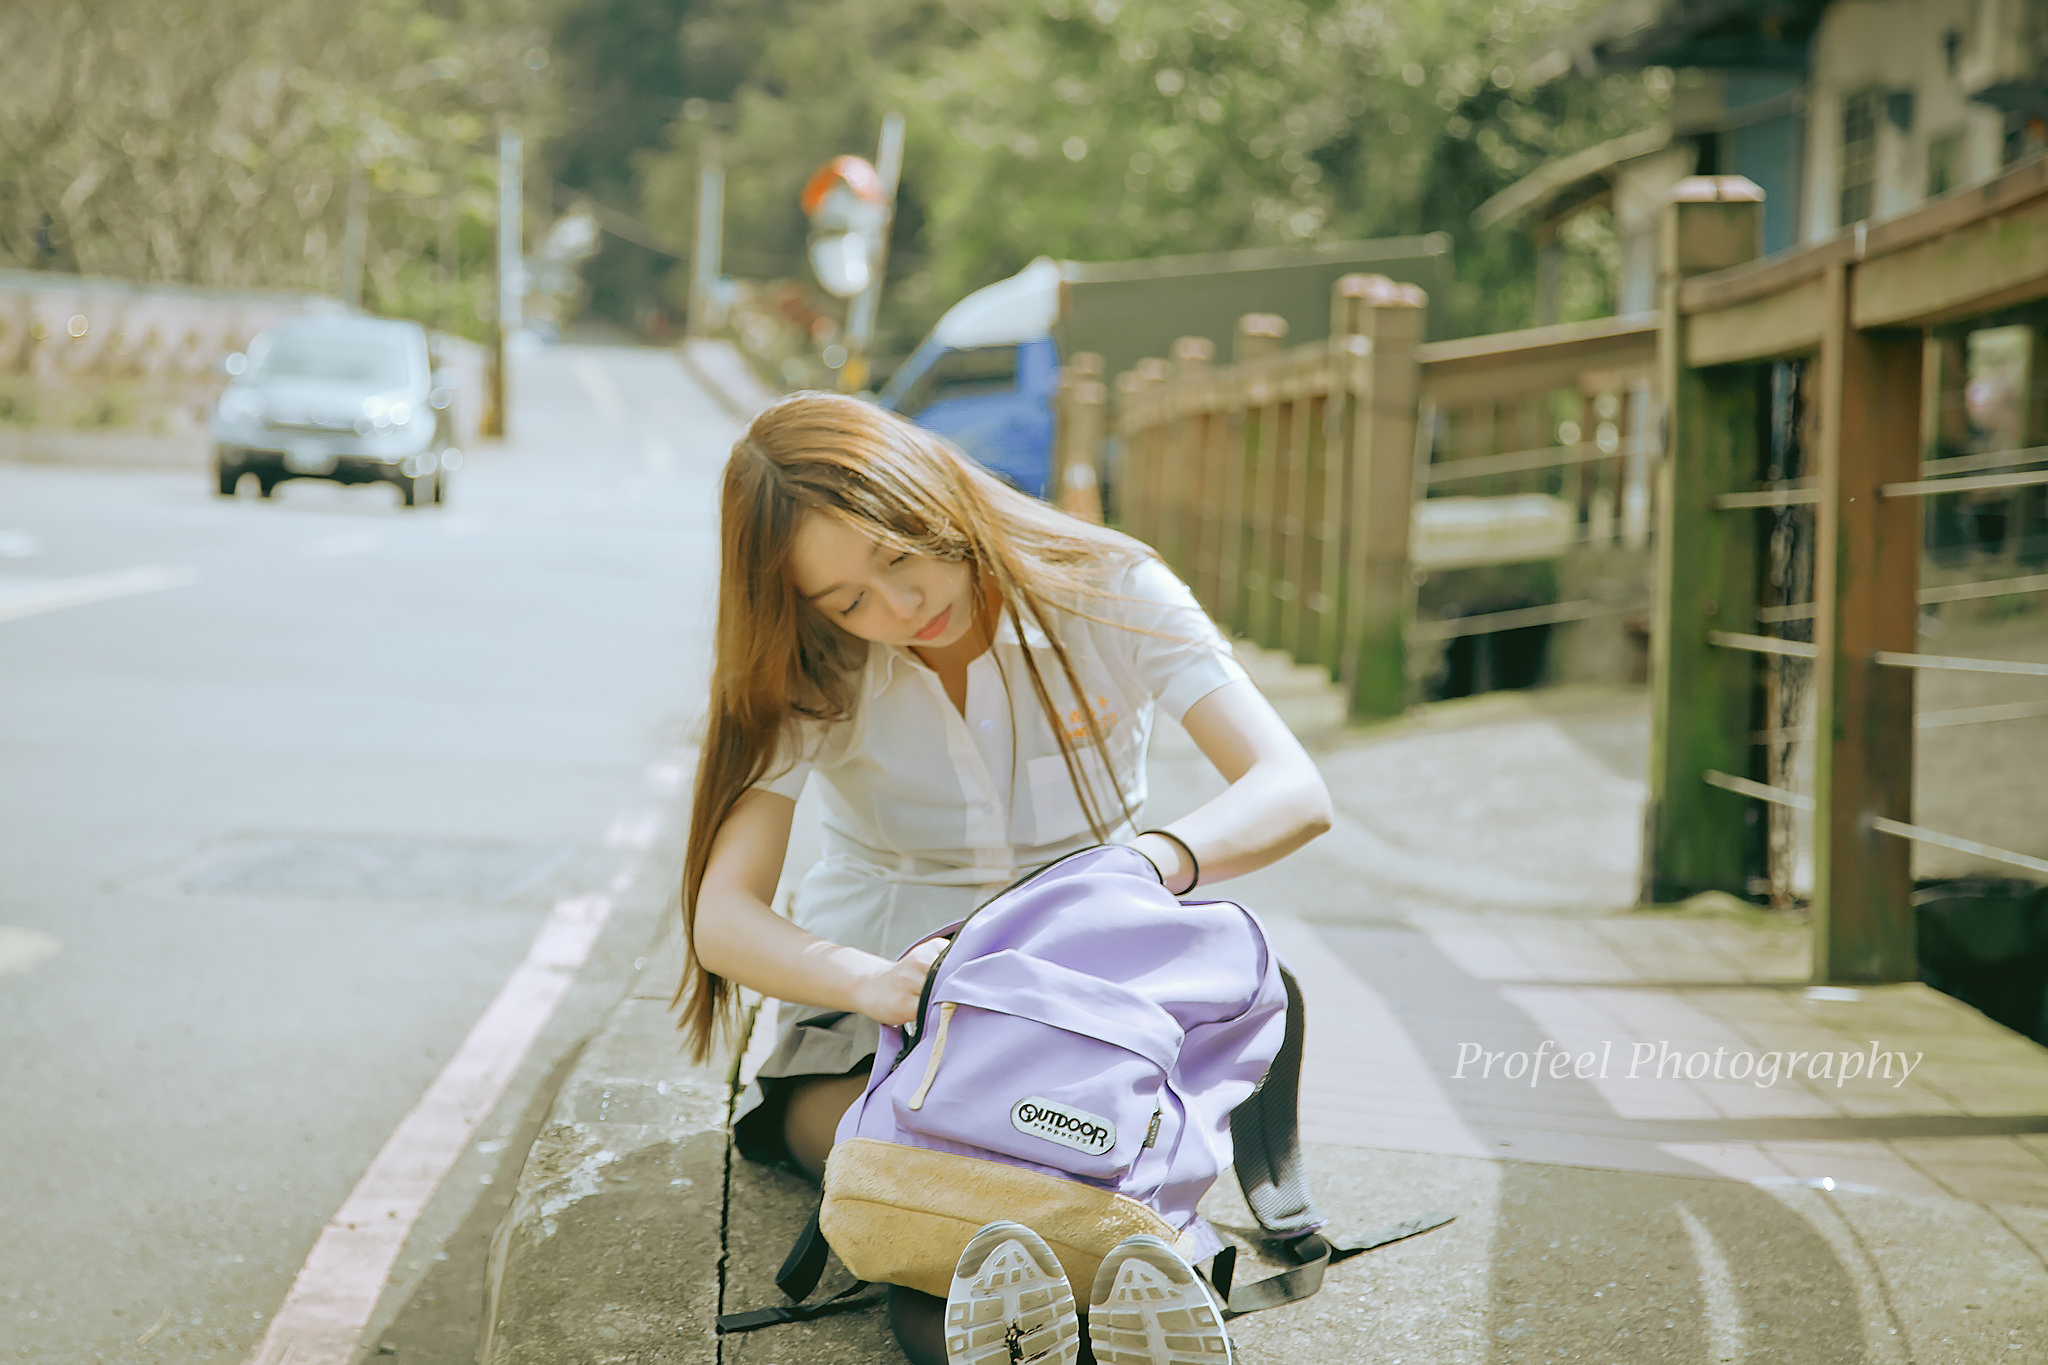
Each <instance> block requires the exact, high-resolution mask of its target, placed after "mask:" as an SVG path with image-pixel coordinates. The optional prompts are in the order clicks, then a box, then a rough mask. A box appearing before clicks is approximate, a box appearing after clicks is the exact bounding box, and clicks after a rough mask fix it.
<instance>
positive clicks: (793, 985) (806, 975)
mask: <svg viewBox="0 0 2048 1365" xmlns="http://www.w3.org/2000/svg"><path fill="white" fill-rule="evenodd" d="M795 814H796V802H794V801H792V800H790V799H789V798H788V797H786V796H778V795H776V794H775V793H774V792H769V791H759V790H756V791H749V792H745V793H743V794H742V795H741V797H740V799H739V801H738V802H736V803H735V804H734V806H733V808H732V813H731V814H730V815H728V816H726V817H725V823H723V824H722V825H720V826H719V828H718V833H717V835H716V836H715V837H714V838H713V839H712V841H711V857H710V860H709V862H708V863H707V864H706V865H705V869H704V885H703V887H702V888H701V889H700V890H699V891H698V893H697V922H696V932H695V933H694V934H693V935H692V938H691V945H690V946H691V949H692V951H694V952H695V953H696V955H697V961H698V962H699V963H700V964H701V965H702V966H703V968H704V969H705V970H706V971H708V972H711V973H712V974H713V975H716V976H722V977H724V978H725V979H726V980H728V981H732V982H736V983H738V984H739V985H742V986H747V987H750V988H752V989H754V990H757V991H759V992H761V994H763V995H766V996H772V997H773V998H775V999H777V1000H788V1001H792V1002H794V1003H796V1004H800V1005H816V1006H818V1007H820V1008H822V1009H837V1010H851V1011H853V1012H855V1013H858V1014H865V1015H866V1016H868V1018H870V1019H873V1020H875V1021H876V1022H877V1023H882V1024H902V1023H905V1022H907V1021H908V1020H909V1019H910V1018H911V1016H912V1015H914V1014H916V1013H917V1001H918V996H919V994H920V993H921V992H922V991H923V989H924V978H925V970H926V968H928V967H929V966H930V965H931V961H932V959H933V958H934V957H936V956H937V955H938V952H939V947H940V945H939V944H937V943H928V944H925V945H924V946H923V947H921V948H920V949H918V950H917V951H915V952H912V953H911V954H910V955H909V956H907V957H905V958H904V959H903V960H902V961H900V962H891V961H889V960H888V959H887V958H881V957H876V956H875V955H874V954H873V953H864V952H862V951H861V950H860V949H858V948H849V947H846V946H845V945H844V944H839V943H827V942H826V941H825V940H824V939H821V938H819V937H817V936H816V935H814V934H809V933H806V932H805V931H804V930H802V929H799V928H798V927H797V926H796V925H794V924H792V923H790V922H789V921H788V920H786V919H784V918H783V917H782V916H781V915H778V914H776V913H775V911H774V909H773V905H772V903H773V901H774V899H775V883H776V881H777V880H778V879H779V878H780V877H781V875H782V860H783V858H784V856H785V855H786V854H787V853H788V851H789V827H790V822H791V820H792V818H793V817H794V816H795Z"/></svg>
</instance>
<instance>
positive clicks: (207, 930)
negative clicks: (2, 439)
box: [0, 348, 735, 1365]
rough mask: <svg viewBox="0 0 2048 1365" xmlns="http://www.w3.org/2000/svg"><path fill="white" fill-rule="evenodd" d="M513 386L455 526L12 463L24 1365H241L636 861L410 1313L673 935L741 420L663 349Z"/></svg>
mask: <svg viewBox="0 0 2048 1365" xmlns="http://www.w3.org/2000/svg"><path fill="white" fill-rule="evenodd" d="M513 378H514V389H515V407H514V409H513V418H514V437H515V442H514V444H512V445H511V446H509V447H506V448H503V449H500V450H495V451H484V452H480V453H478V454H476V455H473V457H472V459H471V461H470V463H469V465H468V467H467V468H465V469H464V470H463V471H462V472H461V474H460V475H459V476H458V479H457V482H456V483H455V485H454V492H453V495H452V499H451V504H450V506H449V507H447V508H446V509H441V510H426V511H415V512H407V511H402V510H400V509H399V508H398V506H397V503H396V499H395V497H393V496H392V495H391V490H388V489H382V488H366V489H340V488H335V487H331V486H327V485H318V484H310V483H300V484H291V485H287V486H286V487H285V488H284V489H283V490H282V491H281V493H280V495H279V497H278V498H277V499H276V500H275V501H274V502H268V503H265V502H258V501H256V500H255V499H253V498H245V499H243V500H240V501H226V500H222V499H219V498H217V497H215V496H213V495H212V493H211V492H210V491H209V490H208V488H207V487H206V480H205V478H204V476H203V475H202V474H201V473H200V472H197V471H192V472H178V473H159V472H150V473H142V472H133V471H116V470H75V469H56V468H48V467H33V466H0V831H4V833H0V1115H4V1119H5V1121H4V1123H0V1172H4V1177H0V1228H4V1229H5V1230H6V1231H5V1234H4V1236H0V1360H14V1359H21V1360H34V1361H50V1362H66V1365H69V1363H70V1362H84V1361H102V1360H104V1361H178V1362H224V1363H226V1365H238V1363H239V1362H241V1361H243V1360H245V1359H246V1358H247V1357H248V1356H249V1354H250V1352H251V1351H252V1349H253V1348H254V1347H255V1346H256V1344H257V1343H258V1342H259V1341H260V1339H261V1338H262V1336H263V1333H264V1331H265V1327H266V1322H267V1319H268V1318H269V1316H270V1315H271V1314H273V1313H275V1312H276V1311H277V1310H278V1307H279V1305H280V1303H281V1302H283V1301H284V1299H285V1296H286V1294H287V1292H288V1290H289V1289H290V1287H291V1285H292V1282H293V1278H294V1276H295V1275H296V1274H297V1273H298V1271H299V1269H300V1266H301V1265H302V1264H303V1263H304V1261H305V1259H306V1257H307V1253H308V1250H309V1248H311V1247H312V1245H313V1244H314V1241H315V1238H316V1237H317V1236H318V1235H319V1233H320V1231H321V1229H322V1227H323V1225H324V1224H326V1222H327V1221H328V1219H329V1218H330V1217H332V1216H333V1215H334V1214H335V1212H336V1209H337V1207H338V1206H339V1205H340V1204H341V1201H342V1200H343V1199H344V1198H345V1197H346V1196H347V1195H348V1194H349V1192H350V1190H351V1188H352V1187H354V1186H355V1184H356V1182H357V1181H358V1179H359V1178H360V1177H361V1176H362V1174H363V1172H364V1171H365V1169H366V1168H367V1167H369V1165H370V1163H371V1162H372V1160H373V1158H375V1157H376V1156H377V1153H378V1152H379V1150H380V1148H382V1147H383V1145H384V1144H385V1142H386V1140H387V1138H389V1137H390V1136H391V1135H392V1133H393V1131H394V1129H395V1128H396V1127H397V1126H398V1124H399V1122H400V1120H401V1119H402V1118H404V1117H405V1115H406V1114H407V1113H408V1111H409V1110H411V1109H412V1108H413V1106H414V1105H415V1104H416V1103H418V1102H419V1101H420V1099H421V1096H422V1094H423V1093H424V1092H426V1091H427V1089H428V1087H429V1086H430V1085H431V1084H432V1083H433V1082H434V1080H435V1078H436V1076H437V1075H438V1074H439V1073H440V1072H441V1071H442V1069H443V1067H444V1066H446V1065H447V1064H448V1062H449V1059H450V1057H451V1056H452V1055H453V1054H454V1053H455V1052H456V1051H457V1049H458V1048H459V1047H460V1046H461V1045H462V1043H463V1040H464V1038H465V1035H467V1034H468V1033H469V1031H470V1029H471V1027H472V1025H473V1024H475V1023H476V1021H477V1020H478V1018H479V1016H480V1014H482V1012H483V1011H484V1010H485V1008H486V1006H487V1005H489V1004H490V1003H491V1001H492V1000H493V998H494V997H495V996H496V995H497V993H498V992H499V990H500V988H501V987H502V986H503V985H504V984H505V982H506V981H507V979H508V976H510V974H512V973H513V972H514V970H515V968H517V967H518V966H519V964H520V963H521V961H522V959H523V958H524V956H525V954H526V952H527V949H528V945H529V944H530V943H531V942H532V941H533V940H534V937H535V935H536V933H537V932H538V931H539V930H540V927H541V925H542V923H543V922H544V920H546V918H547V916H548V914H549V911H550V908H551V907H552V906H554V905H555V904H556V903H557V902H558V901H560V900H562V899H563V898H566V897H574V896H578V895H584V894H588V893H592V892H594V891H598V890H601V889H603V888H606V887H617V886H620V885H624V883H622V882H621V881H620V880H619V878H620V874H621V873H622V872H631V873H633V874H634V876H635V880H633V881H632V883H631V884H630V886H627V887H626V889H625V890H623V891H621V892H618V893H617V894H616V895H614V896H613V897H612V899H613V901H614V902H615V905H614V908H613V909H612V912H611V914H610V918H609V920H608V922H607V923H606V926H605V928H604V931H603V933H602V935H601V937H600V938H599V939H598V941H597V943H596V946H595V949H594V951H593V952H592V953H591V956H590V958H589V960H588V962H587V964H586V965H585V966H584V968H583V969H582V971H581V973H580V975H579V976H578V978H577V979H576V982H575V984H574V985H573V986H572V987H571V989H570V990H569V992H568V994H567V996H566V997H565V998H564V999H563V1000H562V1002H561V1004H560V1006H559V1008H558V1009H556V1010H555V1011H554V1013H553V1015H552V1016H551V1018H550V1020H549V1022H548V1024H547V1026H546V1027H545V1028H544V1029H543V1030H542V1031H541V1032H540V1034H539V1037H538V1039H537V1041H536V1042H535V1044H534V1045H533V1047H532V1049H531V1050H530V1051H529V1052H528V1053H527V1055H526V1057H525V1061H524V1063H523V1065H521V1066H520V1067H519V1069H518V1072H517V1075H516V1076H515V1077H514V1078H513V1080H512V1082H511V1084H510V1086H509V1088H508V1089H507V1090H506V1092H505V1096H504V1099H503V1101H502V1102H501V1103H500V1104H499V1105H498V1106H497V1108H496V1110H495V1112H493V1113H492V1114H491V1115H490V1116H489V1117H487V1118H485V1119H484V1120H483V1121H482V1123H481V1124H480V1125H479V1126H478V1128H477V1130H476V1132H475V1134H474V1137H473V1139H472V1141H471V1142H470V1144H469V1146H468V1148H467V1150H465V1151H464V1153H463V1155H462V1156H461V1158H460V1160H458V1161H457V1162H456V1163H455V1165H454V1166H453V1168H452V1170H450V1171H449V1172H448V1174H447V1175H446V1178H445V1179H443V1180H442V1181H441V1182H440V1183H439V1185H438V1187H437V1189H436V1192H435V1193H434V1194H433V1196H432V1198H431V1200H430V1201H429V1202H428V1203H427V1205H426V1207H425V1211H424V1213H423V1214H422V1215H421V1216H420V1218H419V1221H418V1224H417V1226H416V1229H415V1231H414V1233H413V1235H412V1236H411V1238H410V1239H409V1240H408V1241H407V1243H406V1244H405V1247H404V1250H403V1252H402V1253H401V1255H400V1258H399V1261H398V1264H397V1268H396V1274H395V1276H394V1278H393V1280H392V1282H391V1285H390V1287H389V1290H388V1292H387V1293H386V1294H385V1295H384V1302H383V1305H382V1306H381V1307H380V1309H379V1319H380V1323H381V1324H383V1325H388V1324H389V1322H390V1320H391V1319H393V1318H394V1317H396V1316H398V1315H399V1314H400V1312H401V1310H402V1309H403V1308H404V1306H405V1305H406V1303H407V1302H408V1301H409V1300H411V1299H413V1298H415V1297H416V1295H417V1293H418V1291H420V1289H421V1286H423V1285H430V1284H431V1283H432V1281H433V1277H434V1276H435V1274H436V1273H437V1272H438V1273H441V1274H444V1275H445V1274H446V1273H447V1267H448V1265H449V1264H450V1262H451V1259H452V1260H454V1261H463V1260H474V1259H475V1254H476V1248H477V1245H478V1243H479V1237H480V1235H481V1234H480V1231H479V1230H480V1229H481V1230H482V1231H487V1230H488V1225H489V1223H490V1221H491V1220H492V1214H493V1206H492V1205H491V1204H490V1202H489V1201H490V1200H491V1199H492V1198H494V1197H502V1193H503V1191H504V1189H505V1187H506V1186H507V1185H509V1176H508V1175H507V1174H506V1173H505V1172H506V1169H507V1166H508V1163H509V1166H510V1170H511V1171H513V1172H516V1169H517V1166H516V1161H517V1157H518V1155H519V1152H520V1143H519V1133H518V1128H519V1126H520V1124H521V1122H522V1119H524V1118H527V1117H528V1116H530V1115H531V1114H532V1113H534V1112H537V1109H538V1106H539V1104H540V1103H541V1101H543V1100H544V1098H545V1096H544V1094H543V1090H544V1087H545V1085H546V1083H547V1081H548V1078H549V1077H550V1076H551V1075H552V1074H555V1073H556V1072H557V1071H558V1069H559V1067H560V1065H561V1063H562V1062H563V1061H564V1059H565V1056H566V1054H567V1053H568V1051H569V1050H570V1049H571V1048H572V1047H573V1046H574V1044H575V1042H576V1041H577V1039H579V1038H580V1037H581V1036H583V1035H584V1034H585V1033H587V1032H588V1030H589V1029H590V1027H591V1026H592V1025H593V1023H594V1022H595V1020H596V1019H597V1018H598V1016H599V1014H600V1013H601V1011H602V1010H603V1009H604V1008H605V1007H606V1006H607V1005H608V1004H609V1003H610V1002H611V1000H612V999H614V998H616V995H617V993H618V990H619V988H620V986H621V983H622V982H623V981H624V979H625V977H626V974H627V973H628V972H629V971H630V970H631V967H632V964H633V961H634V958H635V957H636V956H637V955H640V954H642V953H644V952H646V951H647V948H648V945H649V944H650V942H651V940H652V938H653V936H654V933H655V930H656V926H657V922H658V919H659V917H660V915H661V914H662V913H663V912H664V910H665V909H666V908H667V906H668V903H669V899H670V897H671V895H672V891H671V888H672V886H673V881H674V871H675V866H676V863H677V856H676V848H677V844H678V840H679V831H680V824H681V818H682V817H681V804H682V802H683V800H684V799H685V793H684V792H682V790H681V786H682V783H683V780H684V774H685V773H686V772H687V771H688V766H687V759H688V755H687V752H686V747H687V744H688V742H689V739H690V732H691V729H692V726H693V724H694V723H695V721H696V719H697V716H698V714H699V709H700V706H701V701H700V698H701V696H702V690H703V678H704V675H705V672H706V669H707V667H708V659H707V655H706V649H707V642H708V638H709V631H708V625H709V620H708V618H709V612H710V592H709V585H710V583H711V579H712V575H713V571H714V568H715V553H714V551H715V546H714V541H713V507H714V498H713V487H714V480H715V476H716V471H717V468H718V464H719V462H720V461H721V460H722V458H723V454H724V451H725V449H726V448H727V446H728V445H729V443H730V441H731V439H732V436H733V434H734V431H735V427H734V423H733V422H732V421H731V419H730V418H729V417H728V416H727V414H726V413H725V412H724V411H723V410H721V409H720V408H718V407H717V406H716V405H715V404H713V402H712V401H711V400H710V398H709V397H708V396H706V395H704V394H703V393H701V392H700V391H698V390H697V389H696V388H695V387H694V386H693V385H692V384H691V382H690V380H689V379H688V378H687V377H686V375H685V374H684V372H683V371H682V370H681V369H680V368H679V367H678V366H677V365H676V364H675V363H674V361H673V360H672V358H670V357H669V356H668V355H667V354H665V353H662V352H653V351H631V350H622V349H607V348H556V349H550V350H544V351H538V352H534V353H531V354H528V355H526V356H523V357H521V358H520V359H519V361H518V363H517V366H516V368H515V370H514V375H513ZM465 1228H467V1229H468V1232H467V1240H466V1241H465V1240H464V1237H462V1236H458V1233H460V1232H462V1230H463V1229H465ZM462 1308H463V1310H464V1311H467V1312H469V1313H471V1314H473V1312H474V1307H473V1304H472V1303H469V1302H465V1303H464V1304H463V1305H462ZM471 1321H472V1322H473V1318H472V1319H471ZM377 1330H379V1324H373V1325H372V1334H373V1335H372V1340H373V1341H374V1340H375V1332H376V1331H377ZM441 1330H442V1332H443V1335H444V1336H446V1335H447V1334H448V1333H450V1332H452V1333H454V1334H455V1336H456V1337H458V1338H459V1337H460V1335H461V1333H462V1332H463V1331H465V1330H469V1329H467V1328H465V1327H464V1326H463V1325H462V1324H461V1323H459V1322H458V1323H456V1324H454V1325H453V1326H452V1327H451V1326H449V1325H448V1324H446V1323H443V1324H441ZM469 1341H471V1342H473V1337H472V1338H469ZM465 1344H466V1343H464V1342H462V1341H460V1340H449V1341H447V1342H446V1343H445V1345H446V1346H447V1348H448V1351H449V1358H451V1359H454V1358H459V1357H460V1352H461V1348H462V1347H463V1346H464V1345H465ZM471 1349H473V1347H472V1348H471Z"/></svg>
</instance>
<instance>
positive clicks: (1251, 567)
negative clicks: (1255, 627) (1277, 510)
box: [1218, 313, 1287, 634]
mask: <svg viewBox="0 0 2048 1365" xmlns="http://www.w3.org/2000/svg"><path fill="white" fill-rule="evenodd" d="M1286 338H1287V320H1286V319H1285V318H1282V317H1278V316H1276V315H1274V314H1272V313H1246V314H1245V315H1244V316H1243V317H1241V318H1239V319H1238V320H1237V335H1236V337H1235V338H1234V339H1233V345H1232V347H1231V353H1230V362H1231V366H1232V368H1234V369H1235V370H1236V371H1237V376H1236V379H1237V383H1238V386H1239V387H1238V393H1237V398H1236V402H1235V403H1233V404H1232V406H1233V407H1234V408H1235V409H1236V410H1237V411H1238V413H1239V414H1240V416H1239V422H1240V425H1239V428H1238V431H1237V433H1236V439H1235V440H1233V441H1232V442H1231V447H1230V453H1229V457H1228V459H1227V460H1226V461H1225V464H1224V484H1225V487H1224V510H1223V553H1222V555H1221V556H1220V564H1219V567H1220V570H1221V575H1222V584H1221V586H1222V591H1221V593H1219V594H1218V596H1219V598H1220V600H1221V602H1222V603H1223V604H1224V606H1225V611H1224V613H1223V620H1224V623H1225V624H1226V625H1227V626H1229V628H1230V629H1232V630H1234V631H1237V632H1239V633H1241V634H1250V633H1251V620H1252V613H1253V611H1254V608H1253V606H1252V603H1253V600H1254V599H1255V598H1256V597H1257V596H1258V594H1259V593H1261V592H1263V591H1264V589H1265V578H1264V576H1263V574H1262V573H1261V572H1260V564H1259V560H1258V540H1259V534H1258V527H1259V518H1258V507H1257V504H1258V499H1259V496H1260V486H1261V483H1262V476H1263V474H1264V459H1263V456H1262V454H1261V451H1262V447H1264V445H1265V435H1264V433H1265V431H1266V427H1267V422H1266V419H1265V414H1264V413H1263V412H1262V411H1261V410H1260V405H1261V404H1262V402H1263V401H1264V399H1263V396H1262V395H1263V392H1264V391H1263V390H1262V389H1261V388H1260V380H1259V379H1257V378H1253V377H1251V376H1249V375H1248V374H1247V373H1246V370H1247V368H1255V367H1256V366H1257V365H1258V363H1259V362H1261V361H1265V360H1267V359H1269V358H1270V357H1272V356H1275V355H1278V354H1279V352H1280V347H1281V345H1282V343H1283V342H1284V341H1285V340H1286Z"/></svg>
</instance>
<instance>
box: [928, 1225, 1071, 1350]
mask: <svg viewBox="0 0 2048 1365" xmlns="http://www.w3.org/2000/svg"><path fill="white" fill-rule="evenodd" d="M1080 1358H1081V1323H1080V1319H1078V1318H1076V1317H1075V1316H1074V1291H1073V1289H1072V1288H1071V1287H1070V1286H1069V1285H1068V1284H1067V1276H1066V1272H1065V1271H1063V1270H1061V1269H1060V1263H1059V1258H1058V1257H1056V1256H1054V1255H1053V1254H1052V1248H1051V1247H1049V1246H1047V1245H1046V1244H1045V1239H1044V1238H1043V1237H1040V1236H1039V1235H1038V1234H1037V1233H1035V1232H1033V1231H1032V1230H1031V1229H1030V1228H1027V1227H1025V1226H1024V1225H1023V1224H1022V1223H1012V1222H1010V1221H1008V1220H1007V1219H1002V1220H998V1221H996V1222H993V1223H990V1224H988V1225H987V1226H986V1227H984V1228H983V1229H982V1230H981V1231H980V1232H977V1233H975V1234H974V1237H973V1238H972V1239H971V1240H970V1241H969V1242H968V1243H967V1249H966V1250H965V1251H963V1252H961V1253H960V1260H959V1263H958V1264H957V1265H955V1266H954V1268H953V1289H952V1292H951V1293H949V1294H947V1295H946V1360H947V1362H948V1365H1020V1363H1021V1365H1075V1363H1076V1362H1077V1361H1079V1360H1080Z"/></svg>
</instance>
